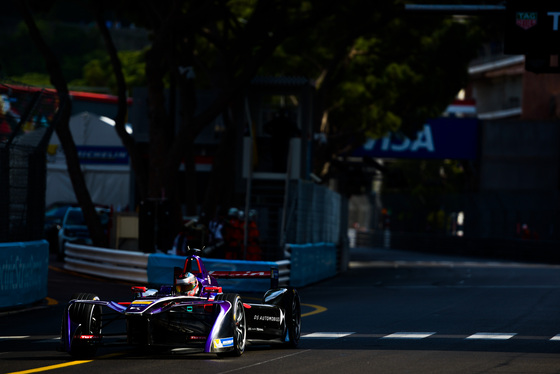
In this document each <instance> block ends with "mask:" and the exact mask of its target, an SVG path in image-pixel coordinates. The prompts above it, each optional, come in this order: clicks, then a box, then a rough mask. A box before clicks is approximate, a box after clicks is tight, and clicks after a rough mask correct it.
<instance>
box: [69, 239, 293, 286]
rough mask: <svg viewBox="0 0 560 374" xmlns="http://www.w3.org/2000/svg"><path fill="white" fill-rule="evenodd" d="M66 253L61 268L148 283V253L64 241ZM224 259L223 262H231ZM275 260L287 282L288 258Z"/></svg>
mask: <svg viewBox="0 0 560 374" xmlns="http://www.w3.org/2000/svg"><path fill="white" fill-rule="evenodd" d="M65 253H66V258H65V263H64V269H66V270H70V271H75V272H78V273H84V274H90V275H97V276H101V277H105V278H110V279H119V280H124V281H130V282H138V283H142V284H147V283H149V281H148V266H149V265H148V263H149V261H148V259H149V256H150V254H147V253H143V252H135V251H123V250H115V249H106V248H97V247H91V246H86V245H80V244H71V243H66V248H65ZM223 261H224V262H225V263H227V262H231V261H228V260H223ZM212 262H216V259H212ZM255 263H257V262H255ZM267 264H269V263H267ZM276 264H277V265H278V285H279V286H288V285H289V284H290V273H291V271H290V265H291V262H290V261H289V260H283V261H277V262H276ZM207 267H208V266H207Z"/></svg>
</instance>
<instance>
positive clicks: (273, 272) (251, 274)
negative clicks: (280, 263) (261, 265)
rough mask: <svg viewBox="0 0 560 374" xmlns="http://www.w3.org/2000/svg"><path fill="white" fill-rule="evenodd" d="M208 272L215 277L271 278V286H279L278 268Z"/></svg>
mask: <svg viewBox="0 0 560 374" xmlns="http://www.w3.org/2000/svg"><path fill="white" fill-rule="evenodd" d="M208 274H210V275H211V276H213V277H214V278H222V279H266V278H269V279H270V288H278V279H279V275H278V269H277V268H270V271H266V270H258V271H219V270H214V271H209V272H208Z"/></svg>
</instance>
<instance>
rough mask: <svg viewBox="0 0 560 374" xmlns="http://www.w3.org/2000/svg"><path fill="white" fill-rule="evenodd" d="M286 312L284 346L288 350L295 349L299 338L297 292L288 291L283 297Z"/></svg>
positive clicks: (298, 301)
mask: <svg viewBox="0 0 560 374" xmlns="http://www.w3.org/2000/svg"><path fill="white" fill-rule="evenodd" d="M284 302H285V310H286V338H285V339H284V341H285V343H284V344H285V345H286V347H288V348H296V347H297V345H298V344H299V338H300V336H301V301H300V298H299V294H298V292H297V290H295V289H294V288H290V289H288V292H287V294H286V295H284Z"/></svg>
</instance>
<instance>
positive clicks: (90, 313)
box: [69, 293, 101, 357]
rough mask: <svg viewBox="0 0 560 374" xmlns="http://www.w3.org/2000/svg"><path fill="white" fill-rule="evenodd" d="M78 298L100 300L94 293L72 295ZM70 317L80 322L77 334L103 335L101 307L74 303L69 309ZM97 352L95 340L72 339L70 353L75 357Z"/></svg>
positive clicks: (87, 355)
mask: <svg viewBox="0 0 560 374" xmlns="http://www.w3.org/2000/svg"><path fill="white" fill-rule="evenodd" d="M72 299H76V300H99V297H97V295H94V294H92V293H77V294H74V295H73V296H72ZM69 313H70V319H71V320H72V321H73V322H75V323H78V324H80V327H78V329H77V330H76V335H94V336H100V335H101V307H100V306H99V305H92V304H81V303H80V304H72V305H71V306H70V309H69ZM96 352H97V344H96V343H95V342H93V341H80V340H76V339H72V344H71V346H70V354H71V355H72V356H75V357H91V356H94V355H95V353H96Z"/></svg>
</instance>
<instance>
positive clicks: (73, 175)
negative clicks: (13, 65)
mask: <svg viewBox="0 0 560 374" xmlns="http://www.w3.org/2000/svg"><path fill="white" fill-rule="evenodd" d="M14 4H16V6H17V7H18V9H19V10H20V12H21V14H22V16H23V19H24V21H25V23H26V25H27V28H28V29H29V34H30V36H31V40H33V42H34V43H35V45H36V46H37V48H38V49H39V52H40V53H41V54H42V55H43V58H44V59H45V63H46V65H47V71H48V72H49V75H50V78H51V83H52V85H53V86H54V87H55V88H56V91H57V93H58V96H59V99H60V107H59V110H61V111H62V113H61V115H60V117H59V118H60V122H59V123H58V124H56V129H55V130H56V134H57V135H58V138H59V139H60V144H61V145H62V148H63V149H64V154H65V155H66V164H67V167H68V174H69V176H70V181H71V182H72V186H73V188H74V193H75V194H76V198H77V200H78V203H79V205H80V207H81V208H82V212H83V214H84V220H85V222H86V225H87V226H88V229H89V234H90V237H91V239H92V241H93V245H94V246H97V247H105V246H107V244H108V243H107V237H106V235H105V233H104V231H103V227H102V226H101V222H100V220H99V217H98V216H97V214H96V211H95V207H94V206H93V202H92V200H91V196H90V194H89V191H88V189H87V186H86V182H85V179H84V175H83V173H82V169H81V168H80V160H79V158H78V153H77V151H76V144H75V143H74V139H73V138H72V133H71V132H70V127H69V122H70V115H71V113H72V103H71V101H70V93H69V90H68V85H67V83H66V80H65V79H64V76H63V74H62V70H61V68H60V64H59V62H58V60H57V58H56V56H55V55H54V53H53V52H52V50H51V49H50V48H49V46H47V44H46V43H45V41H44V40H43V38H42V36H41V34H40V32H39V30H38V28H37V25H36V23H35V20H34V19H33V17H32V15H31V13H30V12H29V9H28V8H27V5H26V3H25V2H23V1H14Z"/></svg>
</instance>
